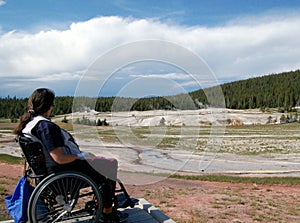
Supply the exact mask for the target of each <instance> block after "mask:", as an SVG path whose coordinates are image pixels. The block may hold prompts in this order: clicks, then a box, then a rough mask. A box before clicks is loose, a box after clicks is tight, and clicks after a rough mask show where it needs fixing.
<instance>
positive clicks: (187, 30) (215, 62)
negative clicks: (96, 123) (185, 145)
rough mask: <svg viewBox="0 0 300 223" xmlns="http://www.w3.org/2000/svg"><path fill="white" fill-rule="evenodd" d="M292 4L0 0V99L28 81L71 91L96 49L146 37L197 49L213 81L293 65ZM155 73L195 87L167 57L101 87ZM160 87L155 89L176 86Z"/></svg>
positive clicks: (24, 89)
mask: <svg viewBox="0 0 300 223" xmlns="http://www.w3.org/2000/svg"><path fill="white" fill-rule="evenodd" d="M299 12H300V1H296V0H281V1H280V0H264V1H261V0H207V1H200V0H198V1H196V0H189V1H188V0H185V1H183V0H182V1H179V0H173V1H167V0H148V1H147V0H140V1H126V0H115V1H114V0H112V1H109V0H103V1H102V0H88V1H87V0H72V1H69V0H56V1H54V0H52V1H51V0H43V1H40V0H26V1H22V0H0V77H1V83H0V85H1V87H0V97H5V96H7V95H10V96H18V97H26V96H28V95H30V93H31V92H32V91H33V90H34V89H35V88H37V87H49V88H52V89H53V90H55V92H56V93H57V95H74V92H75V90H76V87H77V86H78V82H79V81H80V80H81V79H82V77H83V76H84V75H85V74H86V72H87V70H88V67H89V66H90V65H91V64H92V63H93V62H94V61H95V60H96V59H97V58H98V57H99V56H101V55H105V53H106V52H109V51H110V50H111V49H114V48H116V47H118V46H121V45H124V44H127V43H130V42H135V41H143V40H149V39H155V40H162V41H168V42H172V43H175V44H178V45H180V46H182V47H184V48H186V49H188V50H191V51H192V52H194V53H195V54H197V55H199V57H201V58H202V59H203V61H204V63H205V64H206V65H207V66H208V67H209V68H210V70H211V72H212V73H213V74H214V75H215V78H216V80H218V82H219V83H225V82H230V81H235V80H241V79H247V78H250V77H255V76H262V75H266V74H271V73H279V72H283V71H290V70H295V69H299V68H300V60H299V58H300V40H299V36H300V28H299V27H300V13H299ZM158 76H160V77H161V78H164V79H166V80H172V81H171V82H168V83H166V86H167V87H166V89H168V90H170V89H172V84H173V85H174V86H173V87H174V89H180V90H179V91H182V90H183V89H184V90H183V91H185V92H189V91H193V90H197V89H199V87H200V86H199V83H195V82H194V81H193V79H192V78H189V77H188V75H187V74H186V73H185V72H184V71H183V70H181V69H179V68H178V67H176V65H175V66H174V65H170V64H162V63H159V62H155V63H148V64H147V63H144V62H143V63H140V64H138V63H133V64H128V65H127V66H124V67H122V68H120V69H119V70H118V71H117V72H116V73H114V74H112V75H111V76H110V78H109V80H106V81H105V83H106V84H105V86H103V89H101V95H102V96H110V95H118V92H119V91H120V89H121V88H122V87H124V86H126V85H127V84H128V86H132V85H131V84H129V83H133V82H134V80H135V78H140V79H141V78H146V79H145V81H144V82H139V88H137V89H140V88H147V82H148V81H147V80H149V79H147V78H157V77H158ZM99 79H101V76H99ZM148 83H149V82H148ZM175 85H176V86H175ZM151 87H152V88H153V87H154V86H151ZM203 87H205V86H203ZM166 89H165V90H162V89H161V86H160V89H157V94H158V95H169V94H173V93H180V92H176V90H174V91H172V90H170V91H167V90H166ZM130 92H132V91H130ZM154 92H155V91H154ZM132 94H133V95H128V96H134V93H132Z"/></svg>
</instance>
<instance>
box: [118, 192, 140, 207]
mask: <svg viewBox="0 0 300 223" xmlns="http://www.w3.org/2000/svg"><path fill="white" fill-rule="evenodd" d="M116 199H117V202H116V203H117V207H116V208H117V209H118V208H127V207H131V208H133V207H134V205H135V204H137V203H138V202H139V200H138V199H136V198H131V197H126V195H125V194H124V193H120V194H117V195H116Z"/></svg>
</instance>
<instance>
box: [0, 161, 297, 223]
mask: <svg viewBox="0 0 300 223" xmlns="http://www.w3.org/2000/svg"><path fill="white" fill-rule="evenodd" d="M22 173H23V166H22V165H9V164H4V163H0V179H1V185H0V186H1V187H3V188H4V190H3V191H2V192H1V206H0V208H1V209H0V215H1V216H0V219H6V218H8V215H7V213H6V210H5V206H4V202H3V198H4V197H5V196H6V195H8V194H10V193H12V192H13V189H14V185H15V184H16V182H17V180H18V179H19V177H20V176H21V175H22ZM126 187H127V190H128V192H129V193H130V194H131V195H132V196H133V197H144V198H145V199H147V200H148V201H149V202H150V203H152V204H153V205H154V206H156V207H157V208H159V209H160V210H162V211H163V212H164V213H165V214H167V215H168V216H170V217H171V218H172V219H174V220H175V221H176V222H178V223H183V222H186V223H187V222H189V223H191V222H198V223H201V222H213V223H215V222H224V223H228V222H235V223H237V222H243V223H252V222H268V223H269V222H289V223H292V222H300V185H297V186H286V185H256V184H244V183H220V182H208V181H192V180H179V179H165V180H163V181H160V182H157V183H155V184H149V185H139V186H132V185H127V186H126Z"/></svg>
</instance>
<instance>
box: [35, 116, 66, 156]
mask: <svg viewBox="0 0 300 223" xmlns="http://www.w3.org/2000/svg"><path fill="white" fill-rule="evenodd" d="M36 133H37V137H38V138H39V139H40V140H41V141H42V143H43V144H44V146H45V147H46V149H47V150H48V151H49V152H51V151H52V150H53V149H55V148H57V147H62V146H63V145H64V141H63V138H62V135H61V130H60V127H59V126H58V125H56V124H54V123H53V122H49V121H40V122H39V123H38V124H37V126H36Z"/></svg>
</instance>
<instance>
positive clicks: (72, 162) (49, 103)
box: [15, 88, 128, 222]
mask: <svg viewBox="0 0 300 223" xmlns="http://www.w3.org/2000/svg"><path fill="white" fill-rule="evenodd" d="M54 99H55V94H54V92H53V91H52V90H49V89H46V88H39V89H37V90H35V91H34V92H33V93H32V95H31V96H30V98H29V100H28V112H26V113H25V114H24V115H23V116H22V117H21V119H20V123H19V125H18V126H17V128H16V129H15V133H16V134H18V135H23V134H30V135H33V136H35V137H37V138H38V139H39V140H40V141H41V142H42V144H43V145H44V148H45V150H46V151H47V152H46V153H45V159H46V167H47V170H48V173H53V172H58V171H65V170H71V171H77V172H82V173H84V174H86V175H88V176H89V177H90V178H91V179H92V180H93V181H94V182H95V183H96V184H97V185H102V190H103V200H104V201H103V216H104V217H103V218H104V219H103V221H104V222H123V221H125V220H126V218H127V217H128V215H127V214H125V213H121V212H118V211H117V210H115V208H113V200H114V196H115V188H116V181H117V169H118V161H117V160H116V159H113V158H110V159H108V158H104V157H96V156H95V155H94V154H92V153H89V152H81V151H80V150H79V148H78V145H77V144H76V143H75V140H74V139H73V137H72V136H71V135H70V134H69V133H67V132H66V131H65V130H62V129H61V128H60V127H59V126H58V125H56V124H55V123H53V122H51V120H50V115H51V112H52V109H53V107H54ZM87 160H88V161H87ZM100 170H101V172H99V171H100ZM103 182H105V183H104V184H103ZM103 185H104V186H103Z"/></svg>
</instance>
